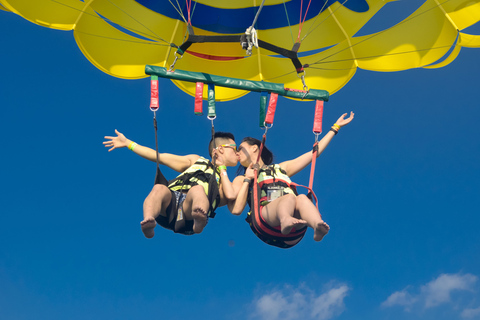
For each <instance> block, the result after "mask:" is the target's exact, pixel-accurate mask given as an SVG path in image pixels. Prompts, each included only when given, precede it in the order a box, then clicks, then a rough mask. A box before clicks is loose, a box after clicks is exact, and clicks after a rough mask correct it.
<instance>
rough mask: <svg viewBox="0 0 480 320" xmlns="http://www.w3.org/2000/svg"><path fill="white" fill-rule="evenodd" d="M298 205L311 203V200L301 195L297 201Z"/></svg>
mask: <svg viewBox="0 0 480 320" xmlns="http://www.w3.org/2000/svg"><path fill="white" fill-rule="evenodd" d="M296 201H297V203H305V202H310V199H308V197H307V196H306V195H304V194H299V195H298V196H297V199H296Z"/></svg>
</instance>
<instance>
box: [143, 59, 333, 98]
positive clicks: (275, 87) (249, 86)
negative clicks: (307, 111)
mask: <svg viewBox="0 0 480 320" xmlns="http://www.w3.org/2000/svg"><path fill="white" fill-rule="evenodd" d="M145 73H146V74H148V75H151V76H158V77H161V78H167V79H173V80H180V81H187V82H203V83H207V84H214V85H216V86H219V87H226V88H232V89H239V90H246V91H256V92H269V93H272V92H273V93H277V94H279V95H281V96H284V97H288V98H294V99H302V100H323V101H328V98H329V93H328V91H325V90H317V89H310V90H309V91H308V92H305V91H291V90H287V89H285V87H284V86H283V84H281V83H273V82H265V81H253V80H242V79H235V78H227V77H222V76H216V75H212V74H208V73H202V72H191V71H184V70H174V71H167V69H166V68H163V67H157V66H150V65H146V66H145Z"/></svg>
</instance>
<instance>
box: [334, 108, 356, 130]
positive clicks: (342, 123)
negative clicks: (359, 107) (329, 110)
mask: <svg viewBox="0 0 480 320" xmlns="http://www.w3.org/2000/svg"><path fill="white" fill-rule="evenodd" d="M346 116H347V113H344V114H342V115H341V116H340V118H338V120H337V122H335V123H336V124H338V125H339V126H340V127H343V126H346V125H347V124H349V123H350V122H351V121H352V120H353V116H354V113H353V111H350V117H348V118H347V119H344V118H345V117H346Z"/></svg>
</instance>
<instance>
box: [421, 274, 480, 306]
mask: <svg viewBox="0 0 480 320" xmlns="http://www.w3.org/2000/svg"><path fill="white" fill-rule="evenodd" d="M476 281H477V277H476V276H474V275H472V274H465V275H459V274H442V275H440V276H439V277H438V278H437V279H435V280H433V281H430V282H429V283H427V284H426V285H424V286H423V287H422V288H421V294H422V295H424V297H425V308H431V307H435V306H438V305H440V304H442V303H445V302H449V301H450V299H451V298H450V296H451V293H452V291H462V290H464V291H465V290H472V288H473V285H474V284H475V282H476Z"/></svg>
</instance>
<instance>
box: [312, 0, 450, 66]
mask: <svg viewBox="0 0 480 320" xmlns="http://www.w3.org/2000/svg"><path fill="white" fill-rule="evenodd" d="M450 1H451V0H445V1H444V2H442V3H439V2H438V1H436V5H435V6H433V7H431V8H429V9H426V10H425V11H423V12H420V13H418V14H417V15H414V16H412V17H410V18H408V19H405V20H403V21H401V22H399V23H397V24H396V25H395V26H393V27H392V28H395V27H398V26H399V25H402V24H403V23H406V22H408V21H410V20H413V19H416V18H418V17H419V16H421V15H423V14H426V13H427V12H429V11H431V10H434V9H436V8H442V5H443V4H445V3H447V2H450ZM442 9H443V8H442ZM392 28H389V29H385V30H382V31H380V32H377V33H374V34H372V35H370V36H369V37H366V38H365V39H363V40H361V41H359V42H357V43H355V44H353V45H349V46H348V47H347V48H344V49H341V50H339V51H337V52H334V53H332V54H331V55H329V56H326V57H324V58H322V59H320V60H318V61H317V62H314V63H312V64H317V63H320V62H322V61H324V60H325V59H328V58H330V57H333V56H335V55H337V54H339V53H341V52H343V51H345V50H348V49H351V48H353V47H354V46H356V45H359V44H360V43H363V42H365V41H367V40H370V39H372V38H374V37H376V36H378V35H381V34H383V33H384V32H386V31H387V30H390V29H392ZM429 49H436V48H429ZM423 50H428V49H423ZM417 51H418V50H417ZM407 53H409V52H407ZM385 55H386V54H383V55H379V56H385ZM348 60H357V59H356V58H353V59H348ZM327 62H331V61H327Z"/></svg>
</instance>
